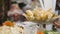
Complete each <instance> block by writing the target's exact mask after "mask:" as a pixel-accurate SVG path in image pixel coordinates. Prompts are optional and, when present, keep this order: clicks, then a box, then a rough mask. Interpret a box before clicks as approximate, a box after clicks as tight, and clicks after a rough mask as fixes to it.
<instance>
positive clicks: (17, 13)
mask: <svg viewBox="0 0 60 34" xmlns="http://www.w3.org/2000/svg"><path fill="white" fill-rule="evenodd" d="M22 14H23V11H22V10H21V9H20V8H19V6H18V4H12V5H11V7H10V10H9V11H8V13H7V15H8V16H9V17H10V19H11V20H12V21H14V22H20V17H21V15H22Z"/></svg>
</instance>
